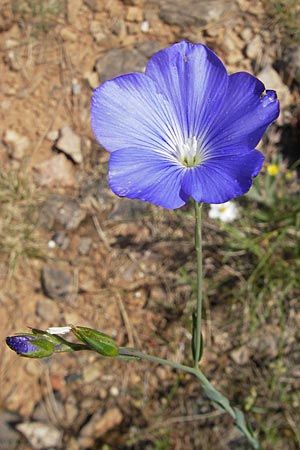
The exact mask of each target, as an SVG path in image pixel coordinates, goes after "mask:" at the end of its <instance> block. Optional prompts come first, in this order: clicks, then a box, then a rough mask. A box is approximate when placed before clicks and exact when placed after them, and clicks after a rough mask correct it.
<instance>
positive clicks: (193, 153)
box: [176, 136, 206, 167]
mask: <svg viewBox="0 0 300 450" xmlns="http://www.w3.org/2000/svg"><path fill="white" fill-rule="evenodd" d="M176 154H177V157H178V159H179V161H180V162H181V163H182V164H183V165H184V166H186V167H195V166H198V165H199V164H201V163H202V162H203V161H204V160H205V159H206V152H205V150H204V149H203V146H202V145H201V143H200V142H199V141H198V140H197V138H196V137H195V136H193V137H190V138H188V139H187V141H186V142H181V143H180V144H177V146H176Z"/></svg>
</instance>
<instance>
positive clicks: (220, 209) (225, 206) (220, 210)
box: [208, 201, 238, 222]
mask: <svg viewBox="0 0 300 450" xmlns="http://www.w3.org/2000/svg"><path fill="white" fill-rule="evenodd" d="M208 215H209V217H210V218H211V219H220V220H221V221H222V222H233V221H234V220H235V219H236V218H237V216H238V208H237V206H236V204H235V203H234V202H232V201H229V202H226V203H220V204H218V205H210V210H209V212H208Z"/></svg>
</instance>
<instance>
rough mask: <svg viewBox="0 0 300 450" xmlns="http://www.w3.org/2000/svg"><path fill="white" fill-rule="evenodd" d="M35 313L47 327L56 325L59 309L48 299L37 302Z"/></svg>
mask: <svg viewBox="0 0 300 450" xmlns="http://www.w3.org/2000/svg"><path fill="white" fill-rule="evenodd" d="M36 312H37V314H38V316H39V317H40V318H41V319H43V320H45V321H47V324H49V326H50V325H55V324H56V323H58V320H59V314H60V312H59V308H58V306H57V305H56V304H55V303H54V302H53V301H52V300H49V299H48V298H43V299H42V300H39V301H38V302H37V305H36ZM35 419H36V418H35Z"/></svg>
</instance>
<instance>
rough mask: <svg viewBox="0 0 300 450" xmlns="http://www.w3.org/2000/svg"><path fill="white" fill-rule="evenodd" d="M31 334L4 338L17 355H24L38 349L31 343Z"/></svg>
mask: <svg viewBox="0 0 300 450" xmlns="http://www.w3.org/2000/svg"><path fill="white" fill-rule="evenodd" d="M32 339H33V337H32V336H26V335H24V336H8V337H7V338H6V343H7V345H8V346H9V347H10V348H11V349H12V350H14V351H15V352H16V353H18V355H26V354H29V353H33V352H37V351H39V349H38V348H37V347H36V346H35V345H33V344H32V343H31V341H32Z"/></svg>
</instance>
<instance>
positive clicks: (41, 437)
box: [16, 422, 62, 450]
mask: <svg viewBox="0 0 300 450" xmlns="http://www.w3.org/2000/svg"><path fill="white" fill-rule="evenodd" d="M16 428H17V430H19V431H20V433H22V434H23V435H24V436H25V437H26V439H27V440H28V442H29V444H30V445H31V448H32V449H34V450H43V449H45V448H48V449H49V448H57V447H60V446H61V443H62V432H61V431H59V430H58V429H57V428H55V427H53V426H52V425H47V424H45V423H43V422H23V423H20V424H18V425H17V426H16Z"/></svg>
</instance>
